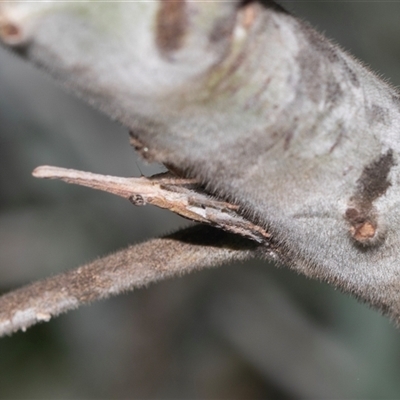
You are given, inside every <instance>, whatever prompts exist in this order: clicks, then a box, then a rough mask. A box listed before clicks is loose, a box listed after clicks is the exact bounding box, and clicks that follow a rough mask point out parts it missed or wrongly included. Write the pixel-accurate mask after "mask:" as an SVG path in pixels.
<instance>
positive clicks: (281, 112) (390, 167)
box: [0, 0, 400, 321]
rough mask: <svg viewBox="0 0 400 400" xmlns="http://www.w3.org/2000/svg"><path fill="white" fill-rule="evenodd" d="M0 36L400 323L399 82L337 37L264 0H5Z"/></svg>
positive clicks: (288, 253)
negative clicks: (369, 65)
mask: <svg viewBox="0 0 400 400" xmlns="http://www.w3.org/2000/svg"><path fill="white" fill-rule="evenodd" d="M110 7H112V10H113V14H112V15H113V18H108V17H109V13H110ZM0 38H1V39H2V40H3V42H4V43H5V44H7V45H8V46H12V47H13V48H14V49H16V50H17V51H19V52H20V53H21V54H23V55H24V56H26V57H27V58H28V59H30V60H32V61H33V62H35V63H36V64H38V65H39V66H41V67H44V68H46V69H47V70H49V71H51V72H52V73H53V74H54V75H55V76H56V77H57V78H58V79H60V80H61V81H62V82H63V83H64V85H65V86H66V87H67V88H68V89H72V90H73V91H75V92H76V93H77V94H79V95H81V96H82V97H84V98H85V99H86V100H87V101H89V102H91V103H92V104H94V105H97V106H98V107H99V108H100V109H101V110H103V111H104V112H106V113H108V114H109V115H110V116H111V117H113V118H115V119H118V120H119V121H120V122H121V123H123V124H124V125H126V126H127V127H128V128H129V129H130V130H131V131H132V137H133V141H134V144H135V147H136V148H137V150H138V151H139V152H140V154H141V155H142V156H143V157H144V158H146V159H147V160H148V161H157V162H161V163H163V164H165V165H168V166H169V167H170V169H171V170H174V169H176V170H179V171H182V176H185V177H191V178H195V180H196V182H200V184H201V185H202V186H204V187H205V188H206V189H207V192H209V193H212V194H215V195H216V197H217V198H218V199H219V200H220V199H224V200H225V201H228V202H229V203H233V204H234V205H238V206H239V207H240V215H245V216H246V219H247V220H249V221H250V222H252V223H253V224H254V225H255V226H257V227H261V228H263V229H265V230H266V231H268V234H271V235H272V236H273V238H274V242H275V243H276V244H277V245H278V246H279V254H282V258H284V259H285V260H286V262H287V264H288V265H289V266H290V267H291V268H293V269H295V270H296V271H298V272H300V273H302V274H305V275H306V276H308V277H311V278H314V279H318V280H323V281H325V282H328V283H330V284H332V285H334V286H335V287H338V288H339V289H341V290H343V291H345V292H347V293H350V294H352V295H355V296H356V297H358V298H359V299H361V300H362V301H364V302H368V303H369V304H370V305H373V306H375V307H378V308H379V309H380V310H381V311H382V312H384V313H386V314H389V315H390V316H391V317H392V318H393V319H395V320H396V321H400V280H399V276H400V267H399V259H400V247H399V243H400V218H399V213H400V202H399V199H400V184H399V182H400V141H399V139H398V138H399V134H398V131H399V126H400V93H399V92H398V91H397V90H395V89H394V88H392V87H390V86H389V85H388V84H387V83H385V82H383V81H382V80H381V79H379V77H377V76H376V75H374V74H373V73H371V72H370V71H369V70H368V69H367V68H365V66H363V65H362V64H361V63H359V62H358V61H357V60H355V59H354V58H353V57H351V56H350V55H349V54H348V53H346V52H345V51H343V50H342V49H341V48H340V47H338V46H336V45H335V44H333V43H331V42H330V41H329V40H327V39H326V38H325V37H323V36H322V35H320V34H318V33H317V32H315V31H314V30H313V29H311V28H310V27H309V26H308V25H307V24H305V23H304V22H302V21H299V20H298V19H296V18H295V17H293V16H291V15H290V14H289V13H287V12H285V11H284V10H283V9H281V8H280V7H278V6H277V5H276V4H275V3H274V2H273V1H259V2H258V1H232V2H212V3H207V2H198V1H192V0H187V1H184V0H176V1H173V2H168V1H158V2H145V3H142V2H125V3H118V4H117V3H110V4H107V3H100V2H98V3H96V4H95V5H94V4H93V3H92V2H88V3H74V2H70V3H68V4H67V3H65V2H56V1H49V2H47V1H46V2H40V3H32V4H30V3H26V2H23V1H22V2H20V1H11V2H5V3H0ZM83 43H84V44H85V45H84V46H83V45H82V44H83ZM178 186H179V185H178ZM183 186H184V185H183ZM181 189H182V188H180V189H179V190H181ZM182 190H183V191H184V190H186V189H185V188H183V189H182ZM169 191H170V190H169ZM170 195H171V194H170V193H168V196H170ZM150 197H151V196H150ZM160 201H161V200H160ZM207 201H209V199H208V198H207ZM161 202H167V203H168V199H167V196H166V193H164V198H163V199H162V201H161ZM173 204H176V203H174V202H172V204H170V205H168V207H170V208H171V207H173ZM200 204H203V203H202V202H200ZM204 204H205V203H204ZM196 207H197V206H196ZM196 207H194V208H196ZM218 207H219V206H217V208H216V209H215V208H213V207H210V208H209V209H208V204H207V211H209V212H210V215H211V214H212V213H214V212H215V210H217V211H218V212H217V214H219V212H220V211H221V210H220V209H219V208H218ZM201 208H202V207H198V208H196V211H195V213H194V214H195V215H196V216H195V219H196V218H197V219H201V218H204V216H203V215H202V211H201ZM222 208H224V206H222ZM227 210H228V212H227V214H228V215H229V218H230V217H231V216H232V213H233V214H235V209H234V208H229V207H227ZM180 212H182V213H183V214H184V215H185V214H186V216H189V217H190V218H192V217H193V215H194V214H193V207H192V205H190V207H189V202H188V203H187V204H186V205H185V206H184V207H183V208H182V207H180ZM223 215H224V216H225V215H226V214H225V212H224V213H223ZM207 218H208V219H209V221H211V220H212V218H210V217H209V215H208V216H206V218H205V219H207ZM213 224H215V225H217V226H222V225H223V224H219V222H218V223H216V222H215V221H213ZM218 224H219V225H218ZM258 233H259V232H258ZM263 235H264V236H265V234H264V233H263V232H261V236H258V238H259V239H260V238H261V239H263ZM268 251H270V249H269V248H268V247H266V252H268Z"/></svg>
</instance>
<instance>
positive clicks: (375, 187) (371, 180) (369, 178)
mask: <svg viewBox="0 0 400 400" xmlns="http://www.w3.org/2000/svg"><path fill="white" fill-rule="evenodd" d="M393 165H395V163H394V159H393V151H392V150H391V149H390V150H388V151H387V152H386V153H385V154H382V155H381V156H380V157H379V158H378V159H377V160H375V161H373V162H372V163H371V164H369V165H367V166H366V167H365V168H364V170H363V172H362V174H361V176H360V178H359V180H358V192H357V194H356V197H359V198H360V199H362V201H363V202H367V203H371V202H373V201H374V200H375V199H377V198H378V197H379V196H382V195H383V194H385V192H386V190H387V189H388V187H389V186H390V185H391V183H390V182H389V180H388V175H389V172H390V169H391V168H392V167H393Z"/></svg>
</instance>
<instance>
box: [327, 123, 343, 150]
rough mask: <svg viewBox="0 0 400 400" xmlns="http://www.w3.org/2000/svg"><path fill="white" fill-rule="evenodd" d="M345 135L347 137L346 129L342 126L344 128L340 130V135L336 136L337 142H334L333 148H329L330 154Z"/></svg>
mask: <svg viewBox="0 0 400 400" xmlns="http://www.w3.org/2000/svg"><path fill="white" fill-rule="evenodd" d="M344 137H345V131H344V129H343V127H342V128H340V131H339V133H338V135H337V136H336V140H335V142H334V143H333V144H332V146H331V148H330V149H329V154H332V153H333V150H335V149H336V147H338V146H339V144H340V142H341V141H342V140H343V138H344Z"/></svg>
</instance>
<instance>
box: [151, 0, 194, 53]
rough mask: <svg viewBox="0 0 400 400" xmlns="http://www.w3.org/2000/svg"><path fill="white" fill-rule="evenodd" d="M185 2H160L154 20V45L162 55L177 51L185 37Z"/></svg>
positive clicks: (171, 0)
mask: <svg viewBox="0 0 400 400" xmlns="http://www.w3.org/2000/svg"><path fill="white" fill-rule="evenodd" d="M187 26H188V18H187V14H186V1H185V0H161V1H160V8H159V10H158V13H157V19H156V44H157V47H158V49H159V50H160V52H161V53H162V54H164V55H167V56H168V55H169V53H171V52H173V51H176V50H179V49H180V48H181V47H182V45H183V41H184V38H185V35H186V31H187Z"/></svg>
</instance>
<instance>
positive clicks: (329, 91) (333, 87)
mask: <svg viewBox="0 0 400 400" xmlns="http://www.w3.org/2000/svg"><path fill="white" fill-rule="evenodd" d="M342 97H343V90H342V88H341V87H340V84H339V82H337V81H336V79H335V78H334V77H333V76H332V77H331V79H329V81H328V83H327V85H326V101H327V102H328V103H330V104H331V105H332V106H335V105H337V103H338V102H339V101H340V99H341V98H342Z"/></svg>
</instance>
